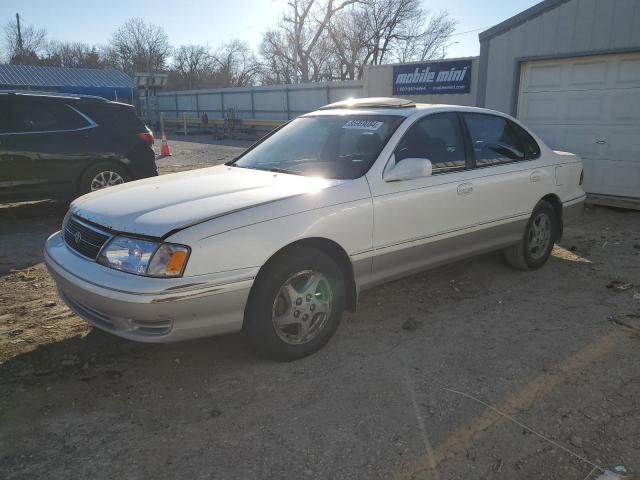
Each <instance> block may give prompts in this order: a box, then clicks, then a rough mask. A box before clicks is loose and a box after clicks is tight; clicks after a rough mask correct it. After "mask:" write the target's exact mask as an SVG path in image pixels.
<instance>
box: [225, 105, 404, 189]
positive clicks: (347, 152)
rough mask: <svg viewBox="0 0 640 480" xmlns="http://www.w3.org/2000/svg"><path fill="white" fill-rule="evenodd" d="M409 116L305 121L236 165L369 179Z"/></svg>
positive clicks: (297, 121)
mask: <svg viewBox="0 0 640 480" xmlns="http://www.w3.org/2000/svg"><path fill="white" fill-rule="evenodd" d="M403 119H404V117H399V116H393V115H349V116H339V115H335V116H334V115H322V116H317V117H300V118H297V119H295V120H293V121H292V122H291V123H289V124H288V125H286V126H285V127H283V128H282V129H281V130H279V131H277V132H276V133H274V134H273V135H272V136H270V137H269V138H267V139H265V140H264V141H263V142H262V143H260V144H258V145H257V146H255V147H254V148H253V149H252V150H250V151H248V152H247V153H246V154H245V155H243V156H242V157H241V158H239V159H238V160H237V161H236V162H234V163H233V165H235V166H237V167H244V168H253V169H257V170H267V171H273V172H282V173H294V174H297V175H305V176H317V177H324V178H338V179H353V178H358V177H361V176H362V175H364V174H365V173H366V172H367V170H369V168H370V167H371V165H372V164H373V162H374V161H375V160H376V158H377V157H378V155H379V154H380V151H381V150H382V147H384V145H385V143H386V142H387V140H389V137H390V136H391V134H392V133H393V132H394V130H395V129H396V127H397V126H398V125H399V124H400V122H401V121H402V120H403Z"/></svg>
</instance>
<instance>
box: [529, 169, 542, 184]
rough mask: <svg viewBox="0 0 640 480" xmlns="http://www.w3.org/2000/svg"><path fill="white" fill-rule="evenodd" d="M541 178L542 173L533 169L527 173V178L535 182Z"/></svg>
mask: <svg viewBox="0 0 640 480" xmlns="http://www.w3.org/2000/svg"><path fill="white" fill-rule="evenodd" d="M541 178H542V173H540V172H538V171H535V172H531V175H529V179H530V180H531V181H532V182H537V181H539V180H540V179H541Z"/></svg>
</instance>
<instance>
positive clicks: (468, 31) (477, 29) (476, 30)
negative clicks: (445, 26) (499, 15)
mask: <svg viewBox="0 0 640 480" xmlns="http://www.w3.org/2000/svg"><path fill="white" fill-rule="evenodd" d="M487 28H489V27H481V28H474V29H473V30H467V31H466V32H458V33H454V34H452V35H451V36H452V37H456V36H458V35H464V34H465V33H473V32H479V31H480V30H486V29H487Z"/></svg>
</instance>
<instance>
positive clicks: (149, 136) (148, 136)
mask: <svg viewBox="0 0 640 480" xmlns="http://www.w3.org/2000/svg"><path fill="white" fill-rule="evenodd" d="M138 138H140V139H141V140H142V141H143V142H146V143H148V144H149V145H153V132H152V131H151V130H147V131H146V132H141V133H139V134H138Z"/></svg>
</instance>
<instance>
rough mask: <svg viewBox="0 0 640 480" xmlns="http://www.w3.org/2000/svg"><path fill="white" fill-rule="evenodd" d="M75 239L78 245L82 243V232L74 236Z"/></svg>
mask: <svg viewBox="0 0 640 480" xmlns="http://www.w3.org/2000/svg"><path fill="white" fill-rule="evenodd" d="M73 239H74V240H75V241H76V243H80V240H82V234H81V233H80V232H76V233H75V234H74V235H73Z"/></svg>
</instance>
